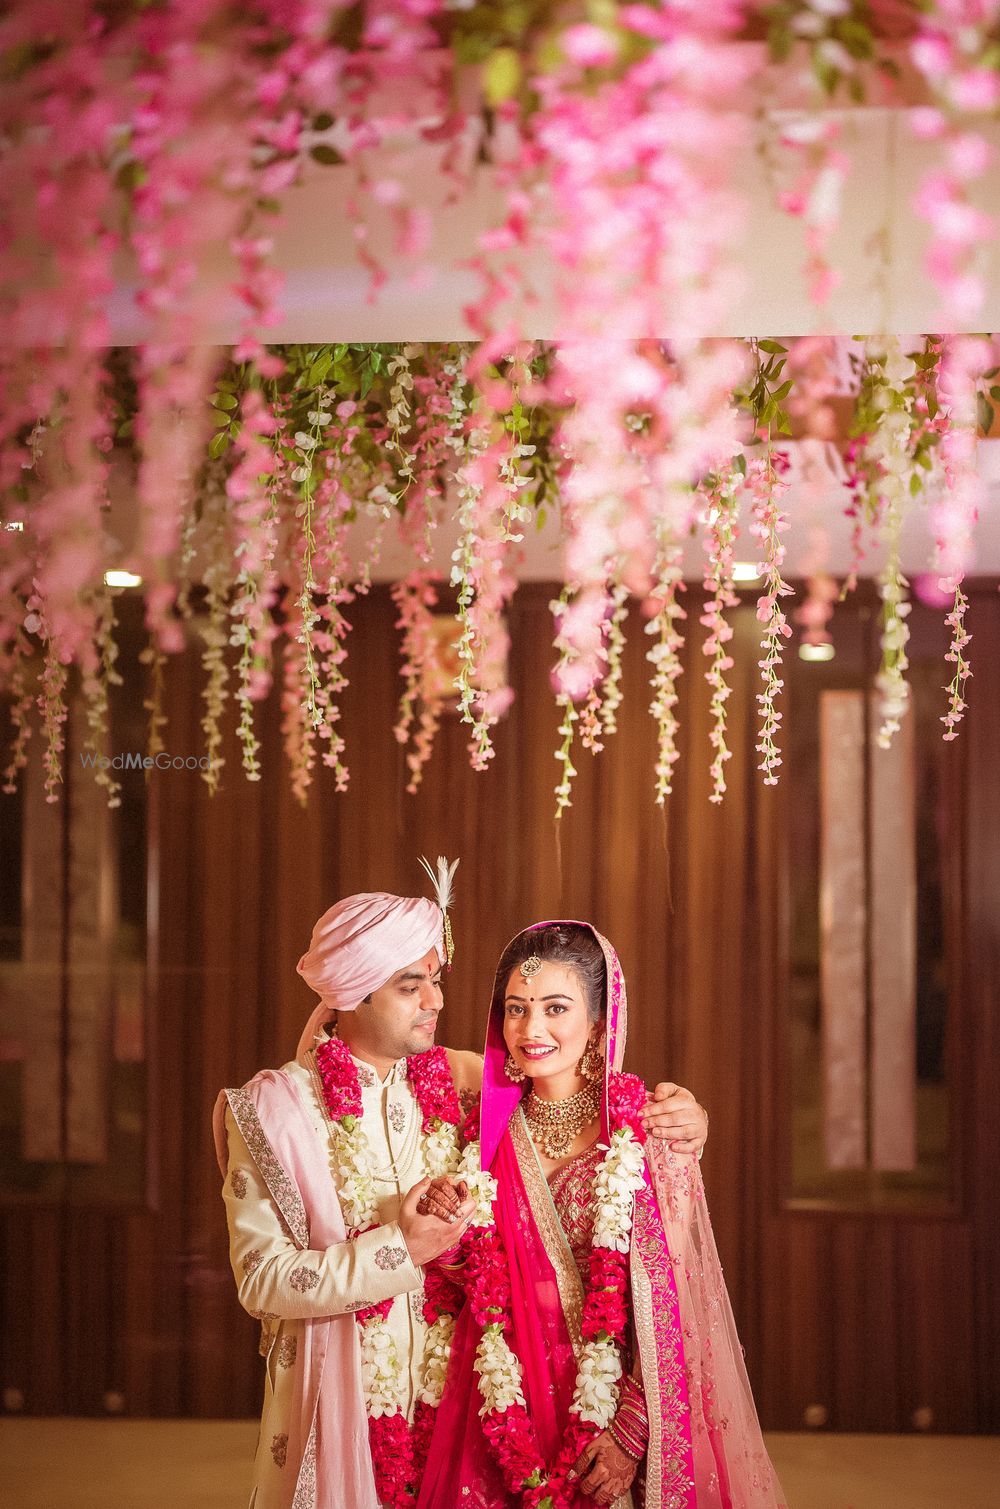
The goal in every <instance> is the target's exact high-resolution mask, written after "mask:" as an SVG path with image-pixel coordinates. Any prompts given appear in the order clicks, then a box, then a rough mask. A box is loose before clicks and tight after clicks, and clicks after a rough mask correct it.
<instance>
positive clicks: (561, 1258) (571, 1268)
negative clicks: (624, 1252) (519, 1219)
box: [510, 1106, 583, 1358]
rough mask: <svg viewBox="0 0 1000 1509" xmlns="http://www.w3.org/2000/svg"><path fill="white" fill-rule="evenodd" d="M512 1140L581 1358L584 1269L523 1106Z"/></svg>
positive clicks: (512, 1126)
mask: <svg viewBox="0 0 1000 1509" xmlns="http://www.w3.org/2000/svg"><path fill="white" fill-rule="evenodd" d="M510 1140H511V1144H512V1146H513V1148H514V1156H515V1157H516V1159H517V1162H518V1167H519V1168H520V1170H521V1178H522V1179H523V1180H524V1189H525V1193H526V1194H527V1196H528V1204H529V1205H530V1206H531V1214H532V1215H533V1216H534V1218H535V1225H536V1226H537V1227H538V1234H539V1236H540V1237H541V1239H542V1245H543V1246H544V1248H545V1251H546V1254H547V1256H548V1259H549V1262H550V1263H551V1264H552V1267H553V1269H554V1271H555V1275H556V1286H557V1288H558V1290H559V1302H560V1304H561V1305H562V1312H563V1318H564V1319H565V1321H566V1329H567V1331H568V1332H569V1339H570V1343H571V1345H572V1347H573V1356H574V1357H577V1358H578V1357H579V1356H580V1347H581V1337H580V1326H581V1324H582V1321H583V1284H582V1283H581V1281H580V1270H579V1268H577V1266H576V1259H575V1258H574V1256H573V1253H572V1249H571V1248H570V1245H569V1242H568V1241H567V1240H566V1233H565V1232H564V1231H563V1229H562V1223H561V1221H560V1220H559V1216H558V1213H557V1211H556V1207H555V1205H554V1203H553V1200H552V1191H551V1190H550V1189H549V1184H548V1180H547V1179H546V1177H545V1175H544V1174H543V1172H542V1165H541V1164H540V1163H539V1161H538V1154H537V1153H536V1151H535V1144H534V1143H533V1142H532V1140H531V1135H530V1133H529V1132H528V1128H527V1125H526V1123H525V1120H524V1111H523V1110H522V1109H521V1107H520V1106H518V1108H517V1110H516V1112H515V1113H514V1115H513V1116H512V1117H511V1119H510Z"/></svg>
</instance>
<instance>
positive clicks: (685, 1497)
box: [630, 1185, 694, 1509]
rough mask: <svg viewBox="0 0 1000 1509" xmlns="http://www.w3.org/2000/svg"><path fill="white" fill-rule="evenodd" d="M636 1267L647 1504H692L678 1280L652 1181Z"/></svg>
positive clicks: (671, 1508) (639, 1200)
mask: <svg viewBox="0 0 1000 1509" xmlns="http://www.w3.org/2000/svg"><path fill="white" fill-rule="evenodd" d="M630 1267H631V1276H632V1313H633V1322H634V1328H635V1335H636V1340H637V1343H638V1347H639V1356H640V1358H641V1360H642V1384H643V1388H644V1390H645V1393H646V1404H647V1414H648V1417H649V1449H648V1451H647V1453H646V1496H645V1503H646V1506H647V1509H692V1506H693V1505H694V1473H693V1466H694V1464H693V1458H692V1447H691V1426H690V1415H691V1407H690V1404H689V1402H688V1396H687V1395H688V1391H687V1380H686V1378H685V1373H684V1343H683V1338H682V1335H681V1329H680V1315H679V1311H678V1307H677V1285H676V1282H675V1280H674V1275H673V1271H672V1269H671V1266H670V1258H669V1256H668V1255H667V1254H666V1253H665V1249H664V1239H663V1226H662V1222H661V1220H660V1212H659V1208H658V1206H657V1203H656V1196H655V1194H654V1192H653V1191H652V1190H651V1189H650V1187H649V1185H647V1186H646V1188H645V1189H644V1190H641V1191H640V1192H639V1194H638V1195H637V1196H636V1201H635V1212H634V1217H633V1227H632V1250H631V1255H630ZM654 1283H655V1288H656V1292H655V1293H654ZM664 1290H666V1293H664Z"/></svg>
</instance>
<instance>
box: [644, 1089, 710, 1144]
mask: <svg viewBox="0 0 1000 1509" xmlns="http://www.w3.org/2000/svg"><path fill="white" fill-rule="evenodd" d="M642 1124H643V1126H644V1127H645V1128H646V1130H647V1132H649V1134H650V1135H651V1136H652V1137H659V1138H662V1139H663V1140H664V1141H666V1140H669V1141H670V1146H671V1148H672V1150H673V1151H674V1152H675V1153H700V1152H701V1150H702V1148H703V1147H704V1146H705V1143H706V1141H707V1139H708V1112H707V1111H706V1110H705V1107H704V1106H700V1105H699V1104H698V1102H697V1101H696V1100H695V1098H694V1096H693V1095H692V1094H691V1091H690V1090H685V1089H684V1087H683V1085H674V1084H662V1083H661V1084H658V1085H657V1086H656V1089H655V1090H654V1091H653V1094H652V1096H651V1098H650V1099H649V1100H648V1101H647V1102H646V1108H645V1110H644V1112H643V1116H642Z"/></svg>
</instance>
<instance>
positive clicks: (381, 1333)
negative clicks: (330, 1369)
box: [361, 1316, 406, 1419]
mask: <svg viewBox="0 0 1000 1509" xmlns="http://www.w3.org/2000/svg"><path fill="white" fill-rule="evenodd" d="M361 1381H362V1384H363V1385H364V1391H365V1403H366V1405H367V1409H368V1413H369V1415H371V1416H373V1417H374V1418H375V1419H378V1417H379V1416H380V1415H391V1414H394V1413H395V1411H396V1410H401V1409H405V1407H406V1389H405V1387H404V1384H405V1383H406V1379H405V1376H404V1373H403V1369H402V1367H401V1365H400V1361H399V1352H398V1349H397V1347H396V1343H395V1341H394V1340H393V1338H392V1336H391V1334H390V1332H389V1329H388V1327H387V1326H386V1323H385V1321H384V1320H383V1319H382V1317H381V1316H376V1317H374V1318H373V1319H371V1320H369V1321H368V1322H367V1324H366V1325H365V1327H364V1330H363V1331H362V1333H361Z"/></svg>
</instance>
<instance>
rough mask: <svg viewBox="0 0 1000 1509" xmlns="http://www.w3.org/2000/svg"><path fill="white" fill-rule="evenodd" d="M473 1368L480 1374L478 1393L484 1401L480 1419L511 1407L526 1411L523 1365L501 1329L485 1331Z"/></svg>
mask: <svg viewBox="0 0 1000 1509" xmlns="http://www.w3.org/2000/svg"><path fill="white" fill-rule="evenodd" d="M473 1367H474V1368H475V1371H476V1372H477V1373H478V1374H479V1392H480V1393H481V1394H482V1397H483V1406H482V1408H481V1409H480V1411H479V1413H480V1414H481V1415H485V1414H490V1413H494V1414H496V1413H499V1412H501V1411H502V1410H505V1409H510V1407H511V1405H512V1404H520V1405H522V1406H524V1407H526V1405H525V1399H524V1394H523V1393H522V1391H521V1364H520V1362H519V1361H518V1359H517V1357H515V1355H514V1353H513V1352H512V1351H511V1349H510V1347H509V1346H508V1345H507V1342H506V1340H505V1338H504V1334H503V1331H502V1330H501V1329H500V1327H499V1326H496V1325H492V1326H487V1327H486V1328H485V1329H484V1331H483V1334H482V1336H481V1337H480V1339H479V1345H478V1347H477V1348H476V1360H475V1362H474V1363H473Z"/></svg>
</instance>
